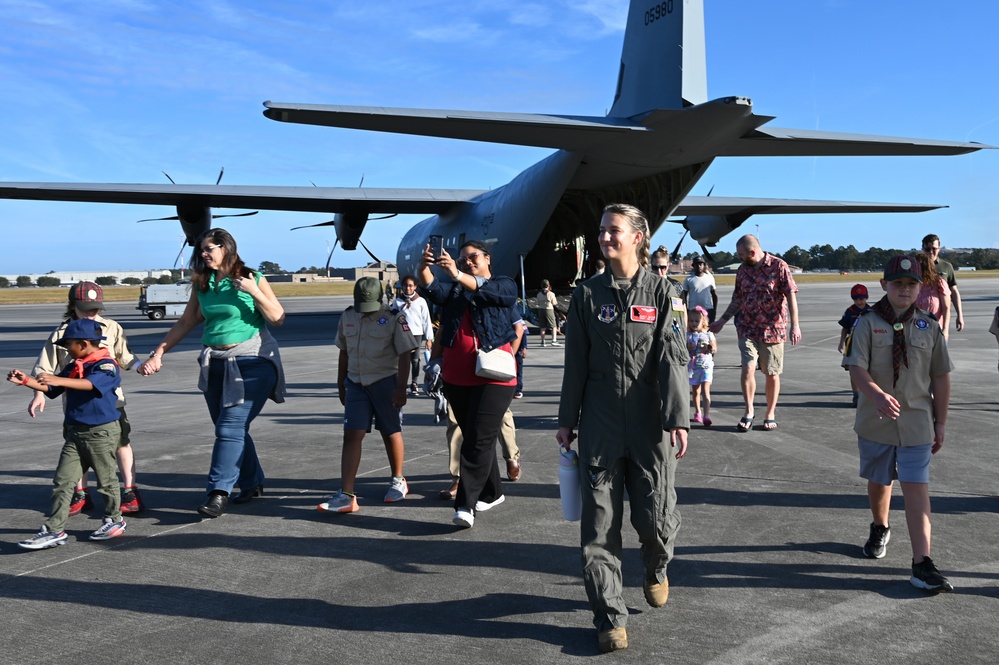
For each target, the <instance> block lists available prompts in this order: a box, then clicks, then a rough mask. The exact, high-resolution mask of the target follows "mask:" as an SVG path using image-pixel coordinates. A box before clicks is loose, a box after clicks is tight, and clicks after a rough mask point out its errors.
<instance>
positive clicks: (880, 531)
mask: <svg viewBox="0 0 999 665" xmlns="http://www.w3.org/2000/svg"><path fill="white" fill-rule="evenodd" d="M889 540H891V527H890V526H881V525H880V524H875V523H874V522H871V535H870V537H868V538H867V542H866V543H864V556H866V557H867V558H868V559H883V558H884V556H885V553H886V552H887V551H888V550H887V545H888V541H889Z"/></svg>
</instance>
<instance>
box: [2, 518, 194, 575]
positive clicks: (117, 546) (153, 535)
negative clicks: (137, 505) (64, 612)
mask: <svg viewBox="0 0 999 665" xmlns="http://www.w3.org/2000/svg"><path fill="white" fill-rule="evenodd" d="M204 521H205V520H203V519H202V520H199V521H197V522H190V523H188V524H181V525H178V526H175V527H173V528H171V529H166V530H164V531H159V532H157V533H150V534H148V535H144V536H139V537H138V538H132V539H129V540H128V541H127V542H122V543H116V544H114V545H112V546H110V547H102V548H100V549H95V550H94V551H92V552H87V553H85V554H81V555H79V556H74V557H73V558H71V559H66V560H64V561H56V562H53V563H50V564H49V565H47V566H41V567H40V568H34V569H32V570H26V571H24V572H21V573H17V574H15V575H14V577H24V576H25V575H32V574H34V573H38V572H41V571H43V570H48V569H49V568H55V567H56V566H62V565H65V564H67V563H72V562H74V561H79V560H80V559H84V558H86V557H88V556H96V555H98V554H103V553H104V552H109V551H111V550H117V549H121V548H122V547H127V546H129V545H131V544H132V543H135V542H138V541H139V540H148V539H150V538H156V537H158V536H162V535H165V534H168V533H173V532H174V531H179V530H180V529H186V528H188V527H189V526H193V525H195V524H201V523H202V522H204Z"/></svg>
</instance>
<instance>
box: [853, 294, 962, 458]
mask: <svg viewBox="0 0 999 665" xmlns="http://www.w3.org/2000/svg"><path fill="white" fill-rule="evenodd" d="M894 335H895V333H894V331H893V330H892V326H891V324H889V323H888V322H887V321H885V320H884V319H882V318H881V317H880V316H878V315H877V314H875V313H874V312H867V313H865V314H863V315H861V317H860V318H859V319H857V323H856V325H855V327H854V329H853V344H852V345H851V347H850V354H849V355H848V356H846V358H844V360H843V365H845V366H850V365H856V366H858V367H863V368H865V369H866V370H867V371H868V372H869V373H870V375H871V378H872V379H874V383H876V384H877V385H878V387H879V388H881V390H883V391H884V392H886V393H888V394H889V395H892V396H893V397H894V398H895V399H896V400H898V403H899V411H900V413H899V416H898V418H897V419H896V420H892V419H891V418H879V417H878V413H877V407H876V405H875V403H874V400H872V399H871V398H870V397H868V396H867V395H865V394H864V393H863V392H861V393H860V401H859V403H858V404H857V420H856V424H855V425H854V428H853V429H854V431H856V432H857V434H858V435H859V436H861V437H863V438H865V439H868V440H870V441H876V442H877V443H884V444H888V445H892V446H920V445H926V444H927V443H933V439H934V436H935V432H934V430H933V398H932V397H930V383H931V381H932V379H933V377H935V376H940V375H942V374H947V373H949V372H951V371H952V370H953V369H954V365H953V363H951V360H950V354H949V353H948V352H947V344H946V343H945V342H944V338H943V331H942V330H941V329H940V324H939V323H937V321H936V319H934V318H933V317H931V316H930V315H929V314H927V313H926V312H924V311H923V310H921V309H917V310H916V312H915V314H913V316H912V318H911V319H909V320H908V321H906V323H905V348H906V353H907V354H908V358H909V366H908V367H906V365H905V363H904V362H901V363H900V364H899V370H898V382H897V383H896V384H895V386H894V387H893V386H892V380H893V371H892V350H891V349H892V339H893V338H894Z"/></svg>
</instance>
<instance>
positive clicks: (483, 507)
mask: <svg viewBox="0 0 999 665" xmlns="http://www.w3.org/2000/svg"><path fill="white" fill-rule="evenodd" d="M504 501H506V494H500V495H499V498H497V499H493V500H492V501H491V502H489V503H486V502H485V501H476V502H475V512H477V513H484V512H486V511H487V510H489V509H490V508H495V507H496V506H498V505H500V504H501V503H503V502H504Z"/></svg>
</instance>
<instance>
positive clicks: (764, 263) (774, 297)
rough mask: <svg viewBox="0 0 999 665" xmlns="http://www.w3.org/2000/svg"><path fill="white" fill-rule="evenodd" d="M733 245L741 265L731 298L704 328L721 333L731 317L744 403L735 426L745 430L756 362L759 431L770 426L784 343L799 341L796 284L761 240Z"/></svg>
mask: <svg viewBox="0 0 999 665" xmlns="http://www.w3.org/2000/svg"><path fill="white" fill-rule="evenodd" d="M735 248H736V252H737V253H738V255H739V259H740V260H741V261H742V266H740V267H739V272H738V273H737V274H736V276H735V292H734V293H733V294H732V302H731V304H729V306H728V309H726V310H725V313H724V314H722V315H721V317H720V318H719V319H718V320H717V321H715V322H714V323H713V324H711V327H710V328H709V330H711V332H713V333H718V332H720V331H721V329H722V328H723V327H725V324H726V323H727V322H728V320H729V319H730V318H732V317H733V316H735V331H736V334H738V336H739V350H740V352H741V355H742V397H743V399H744V400H745V403H746V413H745V415H744V416H743V417H742V420H740V421H739V425H738V430H739V431H740V432H748V431H749V430H750V429H752V427H753V418H754V417H755V411H754V409H753V397H754V396H755V395H756V368H757V366H758V367H759V368H760V371H762V372H763V374H764V375H765V376H766V391H767V412H766V415H765V416H764V419H763V429H764V430H767V431H770V430H775V429H777V419H776V410H777V397H778V396H779V395H780V374H781V372H782V371H783V365H784V342H785V340H787V339H788V337H790V339H791V344H797V343H798V342H800V341H801V329H800V328H798V301H797V300H796V299H795V295H794V294H795V293H797V292H798V287H797V286H796V285H795V283H794V278H793V277H792V276H791V270H790V269H789V268H788V267H787V263H785V262H784V261H782V260H781V259H779V258H777V257H776V256H772V255H770V254H768V253H766V252H764V251H763V250H762V249H760V241H759V240H757V239H756V237H755V236H751V235H744V236H742V237H741V238H739V242H737V243H736V246H735ZM788 323H790V331H789V330H788V327H789V326H788Z"/></svg>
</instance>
